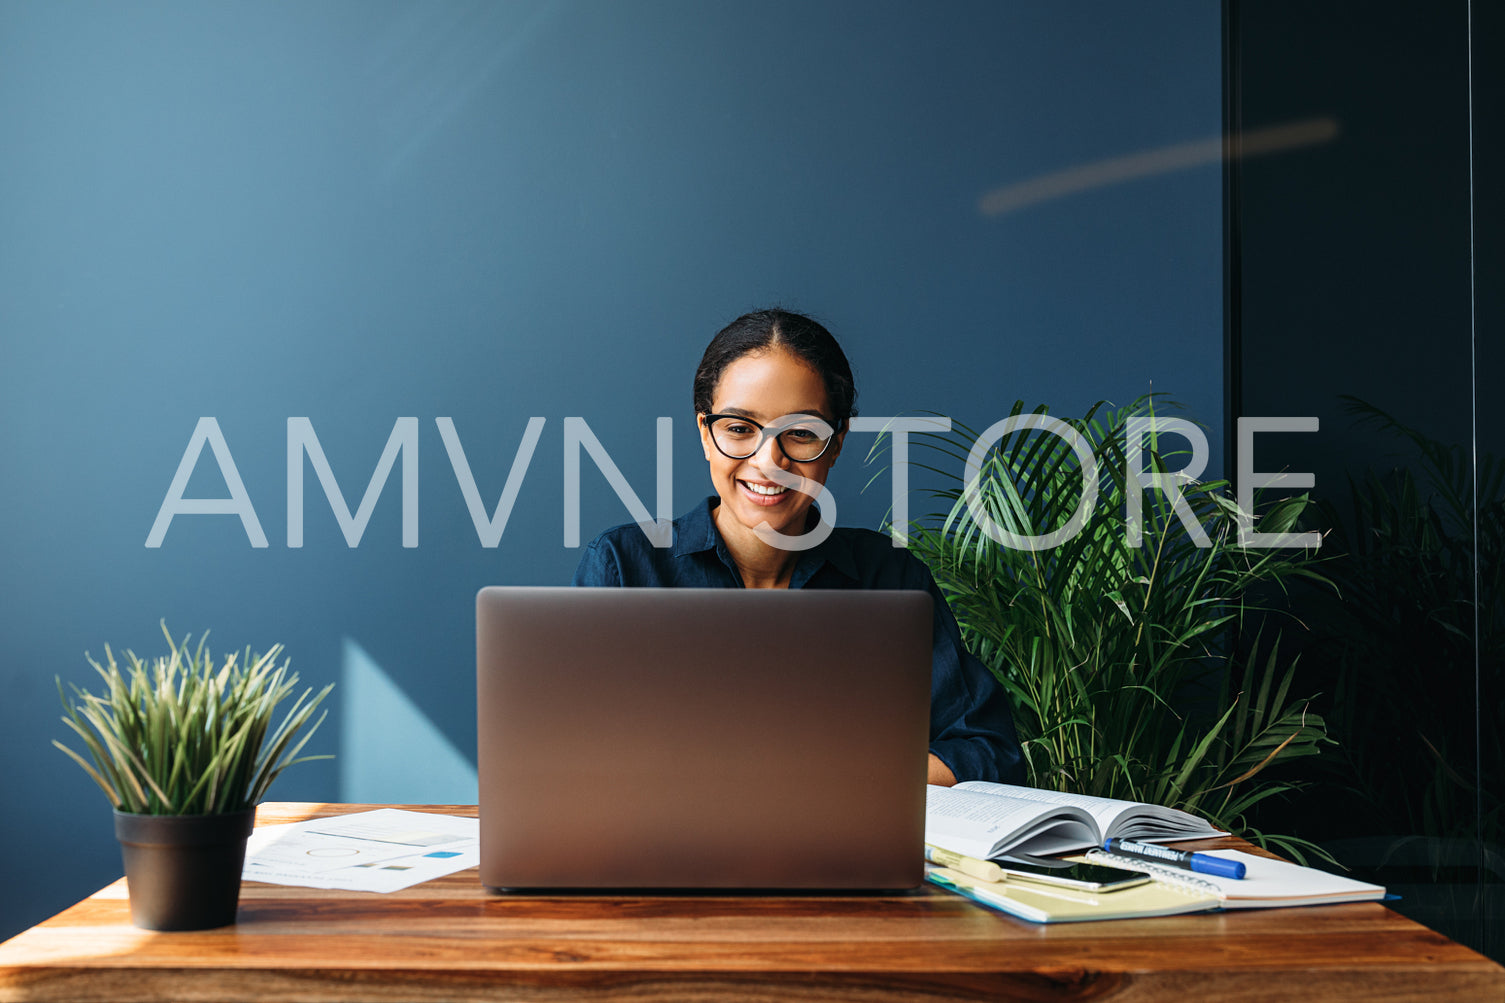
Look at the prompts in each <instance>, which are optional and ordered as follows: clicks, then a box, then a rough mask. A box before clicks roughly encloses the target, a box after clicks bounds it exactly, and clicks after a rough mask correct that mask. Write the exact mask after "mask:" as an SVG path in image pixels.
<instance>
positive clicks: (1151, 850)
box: [1103, 837, 1244, 878]
mask: <svg viewBox="0 0 1505 1003" xmlns="http://www.w3.org/2000/svg"><path fill="white" fill-rule="evenodd" d="M1103 849H1105V850H1107V851H1108V852H1109V853H1115V854H1117V855H1119V856H1120V857H1133V858H1134V859H1136V860H1149V861H1153V862H1154V863H1157V864H1169V865H1171V866H1172V867H1182V868H1185V869H1186V870H1188V871H1196V872H1198V873H1200V874H1212V875H1215V876H1217V877H1220V878H1243V876H1244V865H1243V864H1242V863H1240V862H1239V861H1237V860H1224V859H1223V858H1222V857H1214V856H1211V855H1209V854H1206V853H1193V852H1192V851H1191V850H1172V849H1171V848H1169V847H1166V846H1156V845H1155V844H1153V843H1134V842H1130V841H1129V840H1127V839H1119V838H1117V837H1114V838H1113V839H1110V840H1108V841H1107V842H1106V843H1104V844H1103Z"/></svg>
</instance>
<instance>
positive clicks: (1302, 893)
mask: <svg viewBox="0 0 1505 1003" xmlns="http://www.w3.org/2000/svg"><path fill="white" fill-rule="evenodd" d="M1197 852H1199V853H1205V854H1207V855H1208V856H1210V857H1222V858H1223V859H1225V860H1237V861H1241V862H1242V863H1243V865H1244V869H1245V870H1244V877H1243V878H1242V879H1235V878H1220V877H1217V876H1216V875H1212V874H1193V873H1192V872H1190V871H1183V870H1180V869H1179V868H1175V867H1162V866H1160V865H1158V864H1152V863H1146V862H1145V861H1143V860H1139V859H1136V858H1132V857H1118V856H1114V855H1113V854H1111V853H1106V852H1104V851H1102V850H1092V851H1091V852H1089V853H1088V854H1087V855H1086V856H1084V857H1083V858H1082V859H1083V860H1087V861H1089V862H1091V863H1094V864H1108V865H1110V866H1113V867H1122V868H1124V869H1126V870H1131V871H1147V872H1149V874H1150V876H1151V877H1152V878H1153V879H1154V881H1155V883H1156V884H1161V885H1167V886H1170V885H1175V886H1179V887H1183V888H1188V889H1191V890H1193V891H1195V892H1197V893H1200V894H1212V895H1216V896H1217V897H1218V906H1219V908H1222V909H1276V908H1281V907H1284V906H1294V905H1334V904H1336V903H1340V902H1372V901H1374V900H1376V899H1382V898H1384V897H1385V889H1384V888H1383V887H1382V886H1381V885H1372V884H1369V883H1368V882H1366V881H1355V880H1354V879H1353V878H1345V877H1343V876H1341V875H1338V874H1329V873H1328V872H1326V871H1320V870H1318V869H1317V868H1315V867H1302V866H1301V865H1300V864H1292V863H1290V862H1288V861H1285V860H1272V859H1270V858H1269V857H1261V856H1257V855H1255V854H1253V853H1245V852H1243V851H1242V850H1199V851H1197Z"/></svg>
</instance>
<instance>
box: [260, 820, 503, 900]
mask: <svg viewBox="0 0 1505 1003" xmlns="http://www.w3.org/2000/svg"><path fill="white" fill-rule="evenodd" d="M480 862H481V854H480V823H479V822H478V821H477V820H476V819H473V818H457V817H455V816H453V815H431V814H428V813H427V812H419V811H404V810H402V809H400V808H379V809H377V810H375V811H365V812H359V813H357V814H354V815H339V816H336V817H334V818H316V819H309V820H308V821H306V822H289V823H287V824H285V825H267V826H260V827H258V828H257V829H256V831H255V832H253V833H251V839H250V841H249V842H248V843H247V844H246V863H245V868H244V869H243V870H242V872H241V877H243V878H244V879H245V880H247V881H266V882H270V883H271V884H275V885H302V886H304V887H307V888H342V889H347V890H351V891H368V892H395V891H397V890H398V889H401V888H408V887H410V886H412V885H416V884H418V883H420V882H423V881H427V880H429V879H430V878H437V877H441V876H442V875H445V874H453V873H454V872H455V871H460V870H464V869H465V868H467V867H475V866H477V865H478V864H479V863H480Z"/></svg>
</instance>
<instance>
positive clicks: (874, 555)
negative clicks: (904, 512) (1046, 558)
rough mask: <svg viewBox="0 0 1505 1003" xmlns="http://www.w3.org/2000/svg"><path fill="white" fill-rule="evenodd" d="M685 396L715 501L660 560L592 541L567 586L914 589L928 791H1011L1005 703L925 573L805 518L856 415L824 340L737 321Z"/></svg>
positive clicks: (833, 351) (779, 326)
mask: <svg viewBox="0 0 1505 1003" xmlns="http://www.w3.org/2000/svg"><path fill="white" fill-rule="evenodd" d="M694 389H695V412H696V420H697V423H698V425H699V428H700V442H701V446H702V448H703V450H704V452H705V458H706V462H707V463H708V464H710V473H711V482H712V484H713V485H714V486H715V488H716V494H715V496H713V497H710V498H707V499H706V500H705V501H704V502H702V503H701V504H700V505H698V506H697V507H696V508H695V509H694V510H693V511H691V512H690V513H688V514H687V515H685V516H683V517H681V518H679V519H676V520H675V521H674V538H673V545H672V546H670V547H667V548H655V547H654V546H652V544H651V543H650V542H649V541H648V539H647V538H646V537H645V536H644V535H643V533H642V531H641V530H640V529H639V528H638V527H637V525H636V524H633V523H629V524H627V525H624V526H618V527H616V528H615V529H611V530H607V531H606V532H605V533H602V534H601V535H600V536H599V537H597V538H596V539H595V541H593V542H592V543H591V545H590V547H589V548H587V549H586V552H585V555H584V557H582V558H581V561H580V567H579V569H578V570H577V571H576V572H575V584H576V585H626V586H660V587H680V588H691V587H694V588H739V587H741V588H794V589H801V588H838V589H923V590H924V591H926V592H929V593H930V594H931V596H933V597H934V599H935V632H934V656H933V657H934V661H933V666H932V670H931V698H930V762H929V771H928V775H929V780H930V782H931V783H932V784H944V785H948V786H949V785H951V784H954V783H956V782H957V781H959V780H1002V781H1005V782H1009V783H1023V782H1024V768H1023V760H1022V757H1021V755H1020V751H1019V742H1018V739H1017V738H1016V737H1015V734H1014V723H1013V718H1012V716H1011V713H1010V710H1009V703H1008V697H1007V695H1006V694H1005V693H1004V690H1003V687H1002V686H1000V685H999V684H998V681H997V680H996V679H994V678H993V675H992V673H990V672H989V671H988V670H987V668H986V667H984V666H983V665H982V663H981V662H979V661H978V660H977V659H976V658H974V657H972V655H970V654H968V653H967V651H966V649H965V648H964V647H963V645H962V641H961V633H960V631H959V630H958V628H957V625H956V619H955V618H954V617H953V616H952V615H951V610H950V609H949V608H948V607H947V605H946V602H945V600H944V599H943V598H942V597H941V594H940V591H939V590H938V589H937V588H936V585H935V581H934V580H933V579H932V578H931V576H930V572H929V570H928V569H926V567H925V566H924V565H923V564H922V563H921V562H920V561H919V560H918V559H917V558H915V557H914V556H913V555H911V554H910V553H909V551H907V550H902V549H896V548H895V547H894V546H893V544H892V543H891V542H890V541H889V539H888V538H887V537H885V536H883V535H882V534H879V533H875V532H872V531H871V530H863V529H845V528H841V529H837V528H833V527H831V526H830V525H828V524H827V523H825V522H823V521H822V520H821V519H820V515H819V511H818V508H817V507H816V506H814V505H813V502H814V500H815V499H814V497H812V496H818V495H819V494H820V492H821V490H822V487H821V486H822V485H824V484H825V481H826V477H827V475H828V474H829V473H830V471H831V466H832V464H834V463H835V462H836V459H837V457H839V456H840V455H841V446H842V440H843V439H844V438H845V437H846V430H847V425H848V420H849V419H850V418H851V417H852V416H853V415H854V414H855V413H856V408H855V407H854V404H855V401H856V397H857V390H856V385H855V383H854V382H853V379H852V369H851V366H850V365H849V364H848V363H847V358H846V355H845V354H844V353H843V352H842V350H841V346H840V345H838V344H837V343H836V339H835V338H833V337H832V336H831V333H830V332H829V331H827V330H826V329H825V328H824V327H822V326H821V325H820V324H819V323H817V322H816V321H814V320H811V319H810V318H809V317H804V316H801V315H800V314H796V313H790V312H787V311H784V310H760V311H758V312H756V313H749V314H746V315H744V316H742V317H739V318H737V319H736V320H734V321H732V323H730V324H728V325H727V326H726V327H725V328H723V329H722V330H721V332H720V333H719V334H717V335H716V337H715V338H713V339H712V340H711V343H710V345H709V346H707V348H706V350H705V356H704V357H703V358H702V359H701V361H700V368H699V369H698V370H697V371H696V373H695V387H694ZM796 486H798V487H800V488H802V490H798V491H797V490H794V488H795V487H796Z"/></svg>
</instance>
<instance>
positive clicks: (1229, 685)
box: [908, 396, 1331, 847]
mask: <svg viewBox="0 0 1505 1003" xmlns="http://www.w3.org/2000/svg"><path fill="white" fill-rule="evenodd" d="M1168 406H1172V407H1173V406H1174V405H1166V404H1164V403H1163V402H1160V401H1158V400H1157V399H1156V398H1155V397H1153V396H1147V397H1144V398H1141V399H1140V400H1138V401H1135V402H1134V403H1133V404H1131V405H1130V406H1129V407H1126V408H1121V409H1114V408H1112V407H1110V406H1109V405H1107V404H1105V403H1099V404H1097V405H1094V406H1093V407H1092V409H1090V410H1089V411H1088V412H1087V414H1086V415H1085V416H1084V417H1082V418H1080V419H1075V420H1071V421H1068V422H1067V424H1068V425H1069V426H1070V427H1071V428H1073V429H1074V430H1075V431H1076V433H1077V434H1078V435H1079V436H1080V437H1081V439H1082V440H1083V441H1084V442H1085V443H1086V444H1088V445H1089V446H1090V449H1091V455H1092V458H1093V461H1094V463H1095V465H1096V469H1097V477H1096V483H1097V488H1098V497H1097V501H1096V504H1095V506H1094V507H1093V509H1092V512H1091V514H1090V516H1089V517H1088V518H1087V520H1086V522H1085V523H1084V524H1083V525H1082V526H1081V528H1080V531H1079V532H1077V533H1076V534H1075V535H1073V536H1070V537H1069V538H1067V539H1065V540H1063V541H1061V542H1060V544H1059V545H1058V546H1055V547H1051V548H1049V549H1043V550H1029V549H1018V548H1013V547H1008V546H1005V545H1003V544H1002V543H1000V542H999V541H998V540H997V539H995V537H996V536H997V535H998V534H997V532H996V530H999V529H1001V530H1003V531H1005V532H1007V533H1012V534H1015V535H1016V536H1036V537H1038V536H1042V535H1044V534H1047V533H1050V532H1052V531H1054V530H1057V529H1060V528H1061V527H1064V526H1067V525H1068V522H1069V520H1071V518H1072V517H1073V514H1074V513H1076V512H1077V510H1078V507H1079V505H1080V504H1081V499H1082V495H1083V488H1084V482H1085V481H1086V478H1085V477H1084V475H1083V468H1082V464H1081V463H1080V462H1079V460H1078V457H1077V455H1076V453H1075V452H1074V451H1073V449H1072V448H1071V445H1070V444H1069V443H1067V442H1066V441H1065V440H1064V439H1062V438H1061V437H1059V436H1055V435H1049V434H1041V433H1039V432H1023V433H1020V432H1016V433H1013V434H1010V435H1007V436H1005V437H1004V438H1003V439H1002V440H1001V441H999V442H997V443H996V444H994V445H993V446H992V448H990V449H988V450H987V451H986V453H985V454H984V457H983V460H982V462H981V463H980V464H978V465H977V467H976V469H975V470H971V471H968V472H967V476H966V477H965V478H964V480H963V482H962V483H961V484H959V485H956V486H954V487H948V488H945V489H942V490H939V491H937V492H935V496H936V498H937V500H938V501H940V502H942V503H943V510H942V511H940V512H937V513H936V514H935V515H934V516H933V517H930V518H927V519H922V520H920V521H919V522H918V523H916V524H915V525H914V526H912V527H910V529H909V533H908V535H909V546H910V549H911V550H913V551H914V552H915V554H916V555H917V556H919V557H920V558H921V559H922V560H924V561H925V562H926V564H927V565H929V567H930V568H931V571H932V573H933V574H934V576H935V579H936V582H937V584H938V585H939V586H940V587H941V590H942V592H943V593H944V594H945V596H946V598H947V600H948V602H949V603H950V604H951V606H952V609H953V611H954V612H955V614H956V616H957V619H958V621H959V622H960V623H961V625H962V630H963V635H964V637H965V639H966V641H967V643H968V645H969V647H970V648H971V649H972V650H973V651H974V652H976V653H977V655H978V657H979V658H981V659H982V660H983V661H984V663H985V664H987V665H988V666H989V667H990V668H991V669H992V671H993V672H994V674H995V675H997V677H998V678H999V680H1000V681H1001V682H1002V683H1003V685H1004V686H1005V688H1006V689H1007V690H1008V692H1009V695H1010V697H1011V698H1012V700H1013V704H1014V711H1015V719H1016V724H1017V726H1018V730H1019V735H1020V740H1021V742H1022V743H1023V745H1024V752H1025V759H1026V765H1027V769H1028V772H1029V780H1030V783H1032V784H1034V785H1036V786H1040V787H1049V788H1054V789H1060V790H1074V791H1078V792H1081V793H1084V794H1095V795H1100V796H1106V797H1121V798H1128V799H1133V800H1148V801H1155V802H1158V803H1162V804H1167V805H1171V806H1174V807H1182V808H1186V809H1187V810H1191V811H1195V812H1198V813H1200V814H1202V815H1204V816H1206V817H1208V818H1209V819H1210V820H1211V821H1212V822H1213V823H1214V824H1216V825H1219V826H1220V827H1223V828H1235V827H1242V826H1241V824H1240V823H1242V822H1243V815H1244V813H1245V812H1247V811H1248V810H1249V809H1250V808H1252V807H1253V806H1254V805H1256V804H1258V803H1259V802H1260V801H1262V800H1264V799H1266V798H1269V797H1272V796H1276V795H1280V794H1284V793H1287V792H1289V791H1292V790H1294V789H1296V787H1297V785H1296V784H1294V783H1293V782H1290V781H1283V782H1281V781H1272V780H1270V779H1269V777H1270V773H1269V772H1268V771H1269V770H1270V768H1271V767H1274V766H1277V765H1279V764H1284V763H1288V762H1290V761H1292V760H1294V759H1298V758H1301V757H1304V756H1311V755H1315V754H1317V753H1318V752H1319V750H1320V748H1321V747H1322V746H1323V745H1324V744H1331V740H1330V739H1329V738H1328V737H1327V731H1326V725H1325V722H1324V721H1323V720H1322V718H1321V717H1320V716H1318V715H1317V714H1315V713H1314V712H1313V711H1311V709H1310V707H1309V704H1310V700H1309V699H1308V698H1304V697H1303V698H1297V697H1295V696H1293V695H1292V694H1293V689H1292V687H1293V686H1294V685H1295V679H1296V677H1295V666H1294V663H1288V661H1287V660H1284V659H1282V657H1281V656H1280V645H1279V637H1278V635H1276V637H1275V638H1274V643H1273V644H1271V645H1270V646H1269V648H1268V650H1267V651H1265V652H1264V653H1261V650H1260V649H1261V644H1260V642H1259V640H1258V639H1256V641H1255V643H1254V644H1253V645H1250V646H1249V651H1248V653H1247V654H1242V655H1241V654H1240V649H1239V647H1238V646H1237V645H1236V644H1235V643H1234V640H1233V633H1234V631H1235V629H1236V628H1238V627H1239V626H1240V625H1241V624H1243V623H1244V622H1245V621H1246V620H1247V619H1248V618H1249V617H1250V615H1251V614H1253V613H1255V612H1257V611H1259V610H1260V607H1259V604H1258V603H1257V602H1256V601H1255V600H1254V599H1253V598H1252V595H1253V594H1254V591H1255V590H1256V588H1262V589H1270V588H1274V589H1277V590H1281V589H1284V588H1285V587H1286V586H1287V585H1288V584H1289V583H1290V582H1292V581H1294V580H1296V579H1307V580H1310V581H1314V582H1317V583H1319V584H1322V583H1324V582H1325V579H1324V578H1323V577H1322V576H1321V574H1320V573H1319V572H1318V570H1317V562H1316V560H1315V558H1314V556H1313V555H1311V554H1307V553H1299V552H1297V553H1293V552H1290V551H1278V550H1268V549H1250V548H1245V547H1242V546H1240V544H1239V537H1238V526H1239V519H1240V517H1241V515H1242V513H1241V512H1240V510H1239V508H1238V505H1237V503H1236V502H1235V501H1234V500H1233V498H1232V492H1231V490H1230V487H1229V485H1228V484H1227V483H1226V482H1225V481H1220V480H1217V481H1195V480H1191V479H1189V478H1185V477H1179V478H1178V477H1177V476H1176V475H1175V473H1174V472H1175V471H1177V470H1179V469H1180V468H1181V466H1182V465H1183V464H1184V463H1185V461H1186V456H1187V455H1188V451H1186V450H1185V448H1184V446H1182V445H1181V441H1182V440H1181V439H1180V437H1179V436H1173V435H1169V434H1161V433H1160V432H1159V431H1158V429H1157V426H1156V422H1155V420H1154V419H1155V416H1156V408H1157V407H1159V408H1160V409H1161V411H1162V412H1163V411H1164V410H1165V408H1166V407H1168ZM1045 413H1046V409H1045V408H1044V407H1039V408H1036V409H1035V410H1034V411H1031V412H1026V411H1025V406H1024V404H1023V403H1022V402H1017V403H1016V404H1015V405H1014V407H1013V408H1012V410H1011V412H1010V416H1011V417H1013V418H1018V417H1019V416H1023V415H1026V414H1030V415H1044V414H1045ZM1134 419H1141V420H1143V419H1149V421H1148V424H1147V428H1148V431H1147V432H1146V434H1145V435H1144V442H1143V445H1142V451H1141V454H1142V457H1143V464H1144V472H1145V473H1146V474H1152V473H1153V474H1159V475H1162V476H1165V477H1168V478H1171V479H1173V480H1175V481H1177V483H1178V486H1179V495H1178V496H1176V497H1175V498H1173V497H1172V496H1171V495H1170V494H1169V493H1167V492H1163V491H1159V490H1149V489H1144V490H1143V491H1142V492H1141V503H1140V515H1139V519H1138V520H1137V525H1138V529H1139V533H1140V540H1139V542H1138V545H1135V544H1134V543H1132V542H1131V533H1130V508H1129V500H1130V492H1131V491H1135V492H1140V491H1141V489H1140V481H1139V480H1138V478H1137V477H1135V476H1134V472H1132V471H1130V470H1129V469H1128V466H1127V464H1128V451H1127V450H1126V448H1125V442H1126V438H1125V436H1126V432H1127V429H1128V427H1129V423H1130V422H1131V420H1134ZM979 439H980V435H979V433H977V432H975V431H973V430H972V429H969V428H967V427H965V426H963V425H960V424H958V425H954V426H953V431H952V432H951V433H949V434H936V433H926V434H921V435H919V436H917V441H918V442H919V443H920V444H921V446H922V448H924V449H928V450H929V451H930V452H931V453H932V454H933V455H934V456H935V457H936V461H937V464H938V465H937V466H933V467H930V468H929V469H932V470H940V469H941V467H940V466H939V464H942V463H945V462H946V461H947V460H952V461H960V462H965V461H966V459H967V457H968V456H969V454H972V453H973V452H974V447H976V445H977V443H978V441H979ZM951 476H952V478H953V481H952V483H953V484H955V480H954V478H955V473H954V471H953V472H952V474H951ZM1307 505H1308V502H1307V499H1306V497H1305V496H1297V497H1292V498H1286V499H1283V500H1280V501H1278V502H1276V503H1274V504H1272V505H1268V506H1265V507H1264V508H1263V509H1262V510H1261V511H1260V512H1259V527H1260V530H1261V532H1270V533H1274V532H1287V531H1290V530H1291V528H1292V527H1293V526H1295V525H1296V524H1297V523H1298V521H1300V520H1301V518H1302V516H1303V513H1304V512H1305V511H1306V508H1307ZM1188 522H1191V523H1193V524H1194V525H1195V527H1198V528H1200V530H1201V536H1202V539H1201V540H1200V541H1199V540H1198V539H1197V538H1196V536H1195V535H1194V533H1193V532H1192V531H1191V529H1190V528H1189V527H1188V525H1187V523H1188ZM1199 543H1203V544H1205V545H1199ZM1262 838H1265V837H1262ZM1268 838H1270V839H1275V840H1282V841H1281V842H1280V843H1279V845H1281V846H1283V847H1285V846H1296V845H1298V844H1299V841H1295V842H1292V841H1291V840H1290V838H1289V837H1268Z"/></svg>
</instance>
